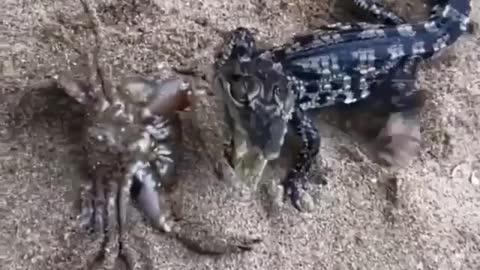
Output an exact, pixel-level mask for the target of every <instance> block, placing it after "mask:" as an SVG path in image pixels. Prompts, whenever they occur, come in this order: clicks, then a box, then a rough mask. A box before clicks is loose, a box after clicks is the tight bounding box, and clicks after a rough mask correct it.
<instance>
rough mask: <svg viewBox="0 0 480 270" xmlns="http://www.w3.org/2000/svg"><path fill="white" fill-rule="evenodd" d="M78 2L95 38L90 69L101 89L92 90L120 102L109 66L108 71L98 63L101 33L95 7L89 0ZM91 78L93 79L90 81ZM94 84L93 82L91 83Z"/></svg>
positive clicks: (108, 100)
mask: <svg viewBox="0 0 480 270" xmlns="http://www.w3.org/2000/svg"><path fill="white" fill-rule="evenodd" d="M80 3H81V4H82V7H83V10H84V11H85V13H86V14H87V15H88V17H89V19H90V23H91V27H92V31H93V36H94V38H95V48H94V53H93V55H90V56H91V59H90V61H89V65H91V66H90V68H91V69H90V70H92V71H93V70H95V73H96V76H98V78H99V80H100V85H101V90H100V89H95V90H94V92H95V94H96V95H97V96H98V97H99V99H100V100H102V99H103V100H105V101H107V102H109V103H112V104H114V103H121V104H123V102H122V101H121V99H120V96H119V95H118V93H117V91H116V89H115V87H114V86H113V85H112V84H111V82H112V80H111V79H112V70H111V68H108V71H107V72H106V71H105V69H103V68H102V67H101V66H102V65H101V64H100V60H99V56H100V51H101V50H102V49H103V43H102V40H103V33H102V31H101V27H100V25H101V23H100V19H99V18H98V15H97V13H96V11H95V9H94V8H93V7H92V5H91V3H90V1H89V0H80ZM90 75H91V76H90V83H92V82H94V77H95V75H94V74H90ZM92 80H93V81H92ZM92 85H95V84H92Z"/></svg>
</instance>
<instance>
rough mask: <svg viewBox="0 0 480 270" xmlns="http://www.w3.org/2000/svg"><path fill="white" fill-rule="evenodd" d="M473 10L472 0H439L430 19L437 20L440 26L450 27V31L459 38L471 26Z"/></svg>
mask: <svg viewBox="0 0 480 270" xmlns="http://www.w3.org/2000/svg"><path fill="white" fill-rule="evenodd" d="M471 10H472V1H471V0H439V1H437V4H436V5H435V6H434V7H433V10H432V14H431V17H430V19H431V20H434V21H436V23H437V24H438V26H439V27H441V26H446V27H448V28H449V29H448V32H449V33H450V34H451V35H452V36H455V37H457V38H458V36H460V35H461V34H463V33H464V32H466V31H467V30H468V27H469V26H470V12H471ZM455 30H456V31H455ZM455 33H457V34H456V35H455Z"/></svg>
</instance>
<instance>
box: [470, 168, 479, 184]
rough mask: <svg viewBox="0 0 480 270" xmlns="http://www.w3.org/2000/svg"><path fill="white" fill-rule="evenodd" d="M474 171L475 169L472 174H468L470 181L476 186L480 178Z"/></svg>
mask: <svg viewBox="0 0 480 270" xmlns="http://www.w3.org/2000/svg"><path fill="white" fill-rule="evenodd" d="M476 172H477V171H473V172H472V174H471V175H470V182H471V183H472V185H474V186H478V185H479V184H480V180H479V179H478V177H477V175H476Z"/></svg>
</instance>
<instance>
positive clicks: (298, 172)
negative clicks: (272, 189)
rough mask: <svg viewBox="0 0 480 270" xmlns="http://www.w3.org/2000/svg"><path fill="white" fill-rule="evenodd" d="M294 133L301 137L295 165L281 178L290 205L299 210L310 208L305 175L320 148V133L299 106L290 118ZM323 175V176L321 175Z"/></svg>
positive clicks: (306, 175)
mask: <svg viewBox="0 0 480 270" xmlns="http://www.w3.org/2000/svg"><path fill="white" fill-rule="evenodd" d="M290 121H291V122H290V123H291V125H292V126H293V127H294V128H295V133H296V135H297V136H299V137H300V139H301V146H302V147H301V149H300V152H299V153H298V154H297V156H296V160H295V165H294V167H293V168H291V169H290V170H289V171H288V173H287V177H286V178H285V179H284V180H283V182H282V185H283V187H284V192H285V194H286V195H287V196H288V197H289V198H290V201H291V203H292V205H293V206H294V207H295V208H296V209H297V210H299V211H304V210H307V209H308V208H311V205H308V204H312V203H311V197H310V195H309V194H308V193H307V192H306V185H305V184H306V182H307V177H308V174H309V172H310V169H311V167H312V164H313V163H314V162H316V157H317V156H318V153H319V148H320V135H319V133H318V131H317V128H316V127H315V126H314V125H313V123H312V120H311V119H310V118H309V117H308V116H307V115H306V114H305V112H303V111H302V110H301V109H300V108H297V110H295V112H294V113H293V117H292V119H291V120H290ZM322 177H323V176H322Z"/></svg>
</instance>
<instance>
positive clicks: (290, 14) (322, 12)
mask: <svg viewBox="0 0 480 270" xmlns="http://www.w3.org/2000/svg"><path fill="white" fill-rule="evenodd" d="M99 2H107V3H110V6H109V7H108V5H107V8H104V9H103V11H102V13H100V15H101V19H102V20H103V21H104V23H105V24H106V25H107V26H108V27H109V29H111V30H112V31H110V32H109V35H108V42H107V44H108V54H107V55H106V58H107V61H108V62H109V63H110V64H112V65H113V66H114V71H115V74H116V75H117V77H118V76H121V74H125V73H134V72H136V73H143V74H163V73H162V72H164V71H162V68H163V67H167V68H168V67H172V66H178V65H186V64H189V63H190V61H194V62H197V63H210V62H211V53H212V49H213V47H214V46H216V45H217V44H218V42H220V36H219V35H218V34H217V33H216V32H215V29H223V30H228V29H232V28H234V27H236V26H239V25H243V26H247V27H254V28H256V29H258V37H259V39H261V40H263V41H266V42H271V43H279V42H282V41H283V40H285V39H286V38H288V37H289V36H290V35H292V34H293V33H295V32H298V31H305V30H307V29H308V28H309V27H313V26H315V25H321V24H324V23H325V22H326V21H333V19H331V18H330V17H329V15H327V6H328V5H327V3H326V2H327V1H326V0H323V1H311V0H301V1H293V0H282V1H272V0H262V1H261V0H244V1H236V0H232V1H221V0H200V1H199V0H184V1H180V0H170V1H152V2H151V3H149V2H148V1H138V0H137V1H134V0H128V1H118V3H116V2H117V1H114V0H109V1H99ZM392 2H394V3H392ZM405 2H410V3H414V2H416V1H399V0H398V1H389V3H392V6H393V7H394V8H395V9H396V10H399V11H400V13H401V14H403V15H406V16H407V15H408V16H407V17H408V18H409V19H411V20H418V19H421V18H422V16H424V15H425V8H423V7H421V6H420V5H419V4H418V3H417V4H414V5H412V6H410V7H407V5H406V4H405ZM479 9H480V6H479V5H475V6H474V12H473V18H474V19H475V18H480V10H479ZM55 13H59V14H60V15H62V16H64V17H66V18H70V19H71V18H75V16H76V14H80V13H81V11H80V8H79V5H78V3H77V2H76V1H52V0H42V1H32V0H25V1H15V0H3V1H1V2H0V21H1V24H0V59H1V62H0V64H2V69H1V72H2V74H1V76H2V78H1V79H0V89H1V102H0V136H1V140H0V173H1V176H2V177H1V178H0V181H1V184H0V186H1V189H0V193H1V195H0V218H1V222H0V269H2V270H3V269H5V270H13V269H22V270H26V269H70V268H72V267H74V266H75V265H77V264H78V263H79V262H81V260H82V258H84V255H82V254H85V253H91V252H92V251H91V250H89V244H88V241H89V240H88V237H84V236H83V235H82V234H80V233H78V232H76V231H75V227H74V225H73V223H72V221H71V219H70V218H71V214H72V203H71V199H72V196H71V190H72V183H73V181H74V180H75V179H78V178H79V177H81V176H80V174H79V169H78V166H76V165H78V162H76V157H78V141H77V140H78V136H75V135H77V134H78V132H77V130H78V129H77V128H78V121H76V119H78V116H79V114H80V113H81V108H78V107H76V106H74V105H73V104H72V103H69V101H68V99H66V98H65V97H64V96H62V95H59V94H55V93H52V91H46V90H42V89H34V88H35V87H31V86H32V85H33V86H39V85H41V82H42V80H43V79H45V78H48V77H49V76H52V75H53V74H55V72H56V71H58V70H63V69H66V68H67V67H73V66H74V64H75V63H76V61H77V59H76V57H77V56H76V55H75V54H73V53H72V52H71V50H70V51H69V50H67V49H65V48H64V47H62V46H59V45H58V42H54V41H52V40H51V39H48V38H47V36H46V35H45V31H44V30H43V25H42V23H41V22H42V21H41V18H42V17H44V16H45V15H47V16H52V15H53V14H55ZM476 20H478V19H476ZM113 30H116V31H113ZM478 43H479V41H478V34H475V35H473V36H469V37H465V38H462V39H461V40H460V41H459V42H458V43H457V44H456V45H455V46H454V47H452V48H451V49H449V50H448V51H447V52H446V53H445V55H443V56H441V57H439V58H438V59H435V60H432V61H429V62H428V63H426V64H425V65H423V66H422V69H421V71H420V73H419V80H418V87H419V88H421V89H424V90H427V91H428V93H429V94H430V95H429V100H428V102H427V106H426V109H425V111H424V112H423V114H422V117H423V118H422V136H423V138H424V142H423V144H422V152H421V154H420V156H419V157H418V158H416V159H415V160H413V161H412V163H411V165H410V166H408V167H406V168H403V169H401V170H398V171H396V172H393V171H389V170H387V169H386V168H384V167H381V166H379V165H377V164H375V163H373V162H372V161H371V160H370V159H369V158H367V155H366V154H365V147H364V146H363V144H362V142H361V141H362V140H360V139H358V138H357V137H356V136H351V135H348V134H347V133H345V132H342V131H341V130H340V129H339V128H338V127H337V126H335V125H332V124H329V123H330V122H328V121H325V119H323V118H324V117H322V119H319V120H318V126H319V129H320V130H321V133H322V136H323V144H322V147H321V153H322V158H323V160H324V162H325V163H326V164H327V165H328V166H329V167H330V168H331V169H332V170H331V172H330V173H329V184H328V185H327V186H324V187H320V188H316V192H315V193H316V198H317V206H316V209H315V211H314V212H313V213H311V214H299V213H297V212H295V211H293V209H292V207H291V206H290V205H285V206H284V207H282V208H280V209H277V211H270V210H269V208H265V207H264V205H265V203H264V200H263V201H262V200H260V199H259V200H256V201H253V202H239V201H238V200H237V199H236V198H235V197H232V196H230V195H229V192H228V189H229V185H228V184H226V183H223V182H220V181H218V180H216V179H215V178H214V177H213V175H212V172H211V171H210V170H209V169H208V168H209V167H208V166H207V165H206V164H205V160H204V159H202V158H201V157H199V156H198V155H193V154H192V153H193V152H192V151H187V152H186V153H185V159H184V160H183V161H182V164H181V168H182V170H181V172H180V183H179V186H178V188H177V189H176V190H175V191H174V192H173V194H172V195H171V198H172V200H173V201H175V203H176V206H177V208H178V209H180V210H181V212H182V215H184V216H188V217H189V218H191V219H197V220H203V221H204V222H207V223H210V224H211V226H212V229H213V230H219V231H220V230H222V231H226V232H241V233H253V234H260V235H261V236H262V237H263V240H264V241H263V243H262V244H260V245H259V246H258V247H257V248H256V249H255V250H254V251H253V252H250V253H245V254H242V255H229V256H224V257H219V258H210V257H203V256H199V255H196V254H194V253H192V252H190V251H188V250H187V249H185V248H184V247H183V246H182V245H181V244H180V243H178V242H177V241H176V240H173V239H170V238H168V237H166V236H165V235H162V234H159V233H156V232H155V231H153V230H152V229H150V228H149V227H148V226H146V225H145V224H144V222H143V221H142V219H141V217H140V216H139V215H138V214H137V213H136V212H135V211H134V210H132V213H133V214H132V219H131V221H130V222H131V232H130V233H131V235H132V236H133V237H134V239H135V245H136V248H137V249H138V250H139V251H140V252H141V253H142V254H143V256H144V258H145V262H148V260H147V258H150V260H151V261H150V262H149V263H150V264H151V265H153V266H154V269H285V270H289V269H369V270H373V269H382V270H386V269H409V270H411V269H472V270H473V269H480V215H479V213H480V185H479V183H478V182H479V180H478V178H477V177H480V172H477V175H476V176H475V172H476V170H478V169H480V162H479V158H480V143H479V139H478V138H479V135H480V134H479V124H480V123H479V120H478V119H479V117H478V113H479V112H480V109H479V107H478V104H479V102H480V98H479V97H480V79H479V78H480V68H479V65H478V64H477V63H478V61H479V60H478V55H480V49H479V48H480V47H479V46H478ZM77 44H78V45H83V44H81V42H77ZM113 44H115V45H113ZM29 86H30V87H29ZM37 88H38V87H37ZM24 94H27V97H28V98H25V97H23V96H24ZM22 97H23V98H22ZM365 121H368V119H367V120H365ZM206 123H208V124H210V125H211V124H212V121H210V122H205V123H203V124H205V125H207V124H206ZM13 127H15V128H13ZM204 128H205V129H207V126H204ZM210 128H211V131H212V132H210V133H211V134H213V135H214V134H215V132H218V126H214V127H210ZM193 135H194V134H192V132H190V133H189V132H188V130H187V132H186V141H187V144H188V141H189V137H191V136H193ZM213 135H212V137H210V139H211V140H212V142H213V141H214V137H213ZM216 147H218V146H216ZM217 149H219V148H217ZM391 178H396V179H398V181H397V182H398V183H397V184H398V185H397V188H396V194H397V196H396V197H395V198H393V199H392V193H393V192H392V191H391V189H392V188H389V187H390V186H391V185H390V184H389V183H390V180H388V179H391Z"/></svg>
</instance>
